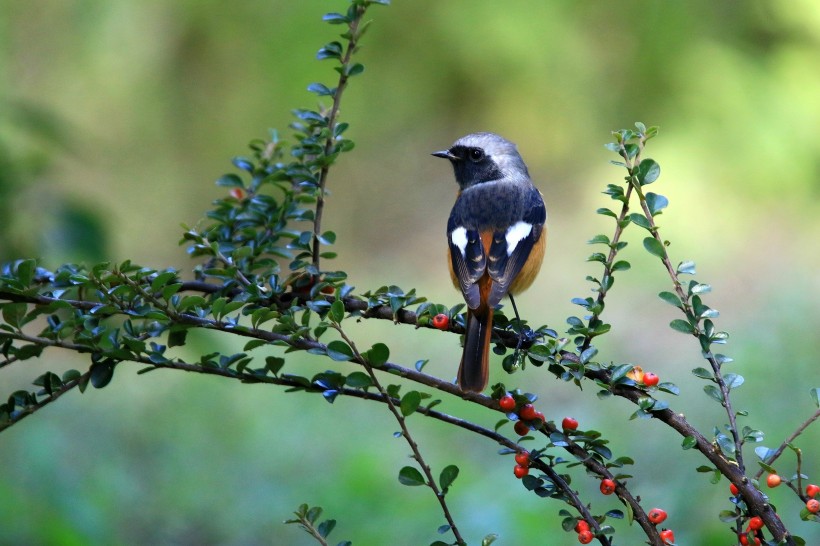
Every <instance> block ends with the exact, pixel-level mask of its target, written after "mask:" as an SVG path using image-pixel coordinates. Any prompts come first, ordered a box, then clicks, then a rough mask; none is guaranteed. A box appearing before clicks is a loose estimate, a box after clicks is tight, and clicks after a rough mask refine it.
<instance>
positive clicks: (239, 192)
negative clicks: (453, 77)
mask: <svg viewBox="0 0 820 546" xmlns="http://www.w3.org/2000/svg"><path fill="white" fill-rule="evenodd" d="M229 193H230V194H231V197H233V198H234V199H237V200H239V201H241V200H243V199H244V198H245V190H243V189H242V188H231V191H230V192H229Z"/></svg>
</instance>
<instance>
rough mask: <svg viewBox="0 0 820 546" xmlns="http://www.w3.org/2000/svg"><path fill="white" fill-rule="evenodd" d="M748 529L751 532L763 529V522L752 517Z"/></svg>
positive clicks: (756, 517)
mask: <svg viewBox="0 0 820 546" xmlns="http://www.w3.org/2000/svg"><path fill="white" fill-rule="evenodd" d="M749 529H751V530H752V531H757V530H758V529H763V520H762V519H760V518H759V517H758V516H754V517H753V518H751V519H750V520H749Z"/></svg>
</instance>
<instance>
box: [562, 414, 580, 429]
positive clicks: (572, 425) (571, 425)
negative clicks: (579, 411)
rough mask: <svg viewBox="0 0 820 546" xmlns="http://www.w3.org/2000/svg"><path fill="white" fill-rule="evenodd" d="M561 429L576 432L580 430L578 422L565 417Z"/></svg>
mask: <svg viewBox="0 0 820 546" xmlns="http://www.w3.org/2000/svg"><path fill="white" fill-rule="evenodd" d="M561 428H563V429H564V430H575V429H576V428H578V421H577V420H576V419H574V418H572V417H564V420H563V421H561Z"/></svg>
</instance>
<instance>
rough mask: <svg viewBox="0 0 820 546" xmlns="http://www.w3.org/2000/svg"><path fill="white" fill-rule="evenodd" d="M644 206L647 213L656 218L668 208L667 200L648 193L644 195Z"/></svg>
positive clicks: (661, 196)
mask: <svg viewBox="0 0 820 546" xmlns="http://www.w3.org/2000/svg"><path fill="white" fill-rule="evenodd" d="M646 206H647V207H649V212H651V213H652V216H657V215H658V214H660V212H661V211H662V210H663V209H665V208H666V207H668V206H669V199H667V198H666V197H664V196H663V195H658V194H657V193H652V192H649V193H647V194H646Z"/></svg>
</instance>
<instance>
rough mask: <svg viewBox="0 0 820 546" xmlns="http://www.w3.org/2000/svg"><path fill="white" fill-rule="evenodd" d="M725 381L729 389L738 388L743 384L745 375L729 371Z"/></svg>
mask: <svg viewBox="0 0 820 546" xmlns="http://www.w3.org/2000/svg"><path fill="white" fill-rule="evenodd" d="M723 380H724V382H725V383H726V388H728V389H729V390H732V389H736V388H738V387H739V386H741V385H742V384H743V381H744V379H743V376H742V375H738V374H735V373H727V374H726V375H725V376H724V378H723Z"/></svg>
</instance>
